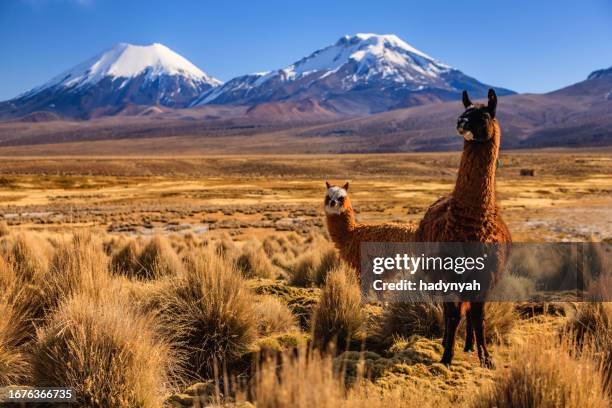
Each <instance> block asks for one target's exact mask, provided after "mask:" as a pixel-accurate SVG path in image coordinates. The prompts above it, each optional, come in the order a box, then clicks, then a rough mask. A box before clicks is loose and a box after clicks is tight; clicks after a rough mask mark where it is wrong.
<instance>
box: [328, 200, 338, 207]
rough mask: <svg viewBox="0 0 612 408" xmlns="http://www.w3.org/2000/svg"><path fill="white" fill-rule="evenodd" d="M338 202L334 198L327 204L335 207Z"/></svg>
mask: <svg viewBox="0 0 612 408" xmlns="http://www.w3.org/2000/svg"><path fill="white" fill-rule="evenodd" d="M337 204H338V202H337V201H336V200H332V201H331V202H330V203H329V205H330V206H332V207H335V206H336V205H337Z"/></svg>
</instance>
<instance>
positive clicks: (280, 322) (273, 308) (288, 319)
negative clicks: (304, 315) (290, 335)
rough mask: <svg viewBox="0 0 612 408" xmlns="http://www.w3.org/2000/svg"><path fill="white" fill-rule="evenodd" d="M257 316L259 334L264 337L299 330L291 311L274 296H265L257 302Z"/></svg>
mask: <svg viewBox="0 0 612 408" xmlns="http://www.w3.org/2000/svg"><path fill="white" fill-rule="evenodd" d="M255 315H256V318H257V326H258V330H259V333H260V334H261V335H264V336H267V335H270V334H273V333H281V332H287V331H291V330H295V329H296V328H297V319H296V317H295V316H294V315H293V313H291V310H289V308H288V307H287V305H285V304H284V303H283V302H282V301H280V300H279V299H277V298H275V297H273V296H263V297H262V298H261V299H260V300H259V301H258V302H257V304H256V305H255Z"/></svg>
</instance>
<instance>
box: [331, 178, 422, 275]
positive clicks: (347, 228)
mask: <svg viewBox="0 0 612 408" xmlns="http://www.w3.org/2000/svg"><path fill="white" fill-rule="evenodd" d="M325 185H326V187H327V192H326V194H325V216H326V221H327V231H328V232H329V236H330V237H331V239H332V241H333V242H334V244H335V245H336V248H337V249H338V252H339V253H340V258H342V260H344V261H345V262H346V263H348V264H349V265H350V266H351V267H352V268H353V269H355V271H357V272H359V271H360V269H361V260H360V249H361V243H362V242H412V241H414V237H415V227H412V226H408V225H398V224H377V225H370V224H360V223H358V222H357V221H356V220H355V211H354V210H353V206H352V205H351V200H350V198H349V196H348V187H349V184H348V183H346V184H344V186H342V187H339V186H332V185H330V184H329V183H328V182H325Z"/></svg>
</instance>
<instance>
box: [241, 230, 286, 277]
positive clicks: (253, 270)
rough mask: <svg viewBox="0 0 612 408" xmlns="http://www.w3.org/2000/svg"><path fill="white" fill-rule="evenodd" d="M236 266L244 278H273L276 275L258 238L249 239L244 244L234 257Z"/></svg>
mask: <svg viewBox="0 0 612 408" xmlns="http://www.w3.org/2000/svg"><path fill="white" fill-rule="evenodd" d="M236 267H237V268H238V270H240V272H242V274H243V275H244V276H245V277H246V278H264V279H274V278H276V276H277V275H278V273H277V271H276V268H275V267H274V265H272V262H270V258H268V255H267V254H266V252H265V251H264V249H263V247H262V245H261V243H260V242H259V241H258V240H250V241H248V242H247V243H245V244H244V246H243V247H242V250H241V252H240V255H238V257H237V258H236Z"/></svg>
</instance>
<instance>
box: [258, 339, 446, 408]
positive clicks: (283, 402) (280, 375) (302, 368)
mask: <svg viewBox="0 0 612 408" xmlns="http://www.w3.org/2000/svg"><path fill="white" fill-rule="evenodd" d="M281 361H282V364H281V365H280V367H279V366H278V361H277V360H276V359H268V360H266V361H265V362H264V363H263V364H261V365H260V366H259V367H258V369H257V371H256V373H255V379H254V381H253V383H252V385H251V387H250V390H249V391H250V394H251V395H252V399H253V402H254V403H255V405H256V406H257V408H310V407H318V408H386V407H398V408H409V407H410V408H412V407H415V406H419V407H422V408H429V407H436V408H444V407H450V406H451V404H450V402H449V401H448V400H446V399H445V398H444V397H443V396H440V395H432V394H431V393H428V392H426V391H424V389H419V388H418V387H417V386H415V385H407V386H405V387H402V388H396V389H394V390H384V389H380V388H378V387H375V386H373V384H371V383H369V382H368V381H358V382H357V384H356V385H355V386H353V387H350V388H349V387H347V386H346V385H345V384H344V381H343V378H344V374H343V373H342V371H341V370H339V369H338V368H337V365H335V364H334V362H333V359H332V358H331V356H329V355H323V356H322V355H321V354H319V353H318V352H315V351H311V352H310V353H307V352H306V351H305V350H303V349H302V350H301V351H300V352H298V354H297V356H295V355H294V354H285V355H283V356H282V358H281Z"/></svg>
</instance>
